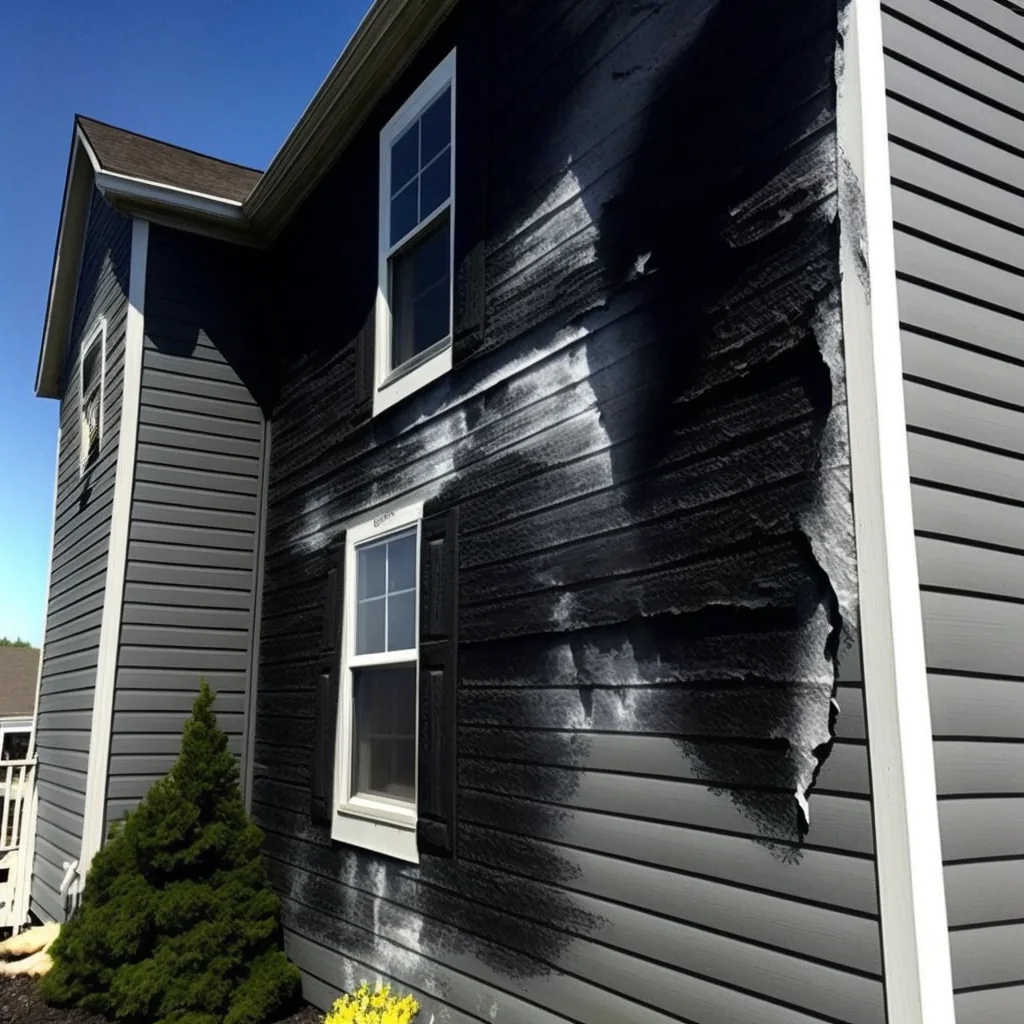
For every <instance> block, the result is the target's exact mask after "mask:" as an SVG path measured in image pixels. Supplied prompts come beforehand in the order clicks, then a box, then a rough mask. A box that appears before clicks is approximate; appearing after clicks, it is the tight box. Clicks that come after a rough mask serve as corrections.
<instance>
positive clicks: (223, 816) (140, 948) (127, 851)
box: [41, 680, 300, 1024]
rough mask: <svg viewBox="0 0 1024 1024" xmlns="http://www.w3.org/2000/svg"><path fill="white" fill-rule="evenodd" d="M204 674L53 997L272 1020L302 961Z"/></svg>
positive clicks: (151, 1015)
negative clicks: (285, 924)
mask: <svg viewBox="0 0 1024 1024" xmlns="http://www.w3.org/2000/svg"><path fill="white" fill-rule="evenodd" d="M213 700H214V697H213V693H212V692H211V690H210V687H209V686H208V685H207V683H206V681H205V680H202V681H201V682H200V692H199V696H198V697H197V698H196V701H195V704H194V705H193V708H192V717H191V718H190V720H189V721H188V722H187V723H186V725H185V730H184V735H183V736H182V744H181V754H180V755H179V757H178V759H177V761H176V762H175V764H174V766H173V767H172V768H171V770H170V772H169V773H168V774H167V775H166V776H165V777H164V778H163V779H160V780H158V781H157V782H155V783H154V784H153V785H152V787H151V788H150V790H149V793H148V794H147V796H146V797H145V799H144V800H143V801H142V802H141V803H140V804H139V806H138V807H137V808H136V809H135V810H134V811H131V812H129V813H128V814H127V815H126V816H125V818H124V819H123V820H122V821H121V822H120V823H118V824H117V825H116V826H114V827H113V828H112V830H111V837H110V839H109V840H108V842H107V843H106V845H105V846H104V847H103V848H102V849H101V850H100V851H99V852H98V853H97V854H96V856H95V858H94V859H93V862H92V867H91V868H90V870H89V873H88V876H87V878H86V883H85V888H84V890H83V893H82V900H81V904H80V906H79V907H78V909H77V911H76V912H75V913H74V915H73V916H72V917H71V919H70V920H69V921H68V922H67V923H66V924H65V925H64V926H63V927H62V928H61V932H60V935H59V936H58V938H57V940H56V941H55V942H54V944H53V946H52V947H51V950H50V953H51V955H52V957H53V967H52V969H51V970H50V972H49V973H48V974H47V975H45V976H44V977H43V979H42V982H41V987H42V995H43V998H44V999H45V1001H46V1002H48V1003H50V1004H52V1005H55V1006H77V1007H80V1008H81V1009H83V1010H91V1011H94V1012H99V1013H104V1014H107V1015H108V1016H110V1017H117V1018H121V1019H129V1020H132V1021H139V1022H154V1024H262V1022H264V1021H268V1020H271V1019H273V1018H274V1017H275V1016H279V1015H281V1014H282V1013H284V1012H287V1010H288V1009H290V1006H291V1004H292V1003H293V1002H294V1001H295V1000H296V998H297V995H298V991H299V982H300V979H299V972H298V969H297V968H296V967H295V966H294V965H293V964H291V963H289V961H288V959H287V958H286V957H285V955H284V952H283V951H282V949H281V948H280V901H279V900H278V898H277V896H276V895H275V894H274V892H273V891H272V890H271V889H270V887H269V885H268V883H267V878H266V874H265V870H264V866H263V861H262V858H261V855H260V847H261V846H262V843H263V833H262V832H261V831H260V829H259V828H258V827H257V826H256V825H254V824H253V823H252V822H251V820H250V819H249V816H248V815H247V814H246V811H245V806H244V804H243V802H242V795H241V792H240V790H239V787H238V767H237V765H236V764H235V759H234V757H233V756H232V754H231V752H230V751H229V750H228V746H227V736H226V735H225V734H224V732H223V731H222V730H221V729H220V728H219V727H218V726H217V721H216V718H215V717H214V713H213Z"/></svg>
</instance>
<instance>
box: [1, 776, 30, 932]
mask: <svg viewBox="0 0 1024 1024" xmlns="http://www.w3.org/2000/svg"><path fill="white" fill-rule="evenodd" d="M35 773H36V763H35V761H0V928H13V929H14V930H15V931H17V930H18V929H19V928H20V927H21V926H22V925H23V924H24V923H25V919H26V918H27V916H28V887H29V879H30V878H31V858H32V854H33V849H32V847H33V845H34V844H33V843H32V839H33V836H32V830H33V828H34V822H33V820H32V819H33V818H34V807H35V781H36V775H35Z"/></svg>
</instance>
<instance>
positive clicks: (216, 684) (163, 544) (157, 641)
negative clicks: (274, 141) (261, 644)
mask: <svg viewBox="0 0 1024 1024" xmlns="http://www.w3.org/2000/svg"><path fill="white" fill-rule="evenodd" d="M149 239H150V240H149V253H148V260H147V267H146V305H145V339H144V343H143V353H142V391H141V399H140V406H139V433H138V449H137V454H136V466H135V485H134V491H133V494H132V506H131V524H130V527H129V536H128V562H127V570H126V575H125V590H124V605H123V610H122V621H121V634H120V647H119V650H118V663H117V684H116V689H115V695H114V717H113V726H112V735H111V748H110V769H109V773H108V782H107V819H108V820H115V819H117V818H120V817H121V816H122V815H123V814H124V812H125V811H126V810H128V809H130V808H132V807H134V806H135V805H136V804H137V803H138V801H139V800H140V799H141V798H142V797H143V796H144V795H145V793H146V790H147V789H148V788H149V786H150V784H151V783H152V782H153V781H154V780H155V779H157V778H159V777H161V776H162V775H163V774H164V773H165V772H166V771H167V770H168V769H169V768H170V766H171V764H172V762H173V760H174V758H175V756H176V755H177V753H178V750H179V748H180V744H181V730H182V726H183V724H184V722H185V719H186V718H187V717H188V713H189V710H190V709H191V706H192V701H193V700H194V699H195V695H196V693H197V691H198V688H199V679H200V677H201V676H202V677H205V678H206V679H207V681H208V682H209V683H210V685H211V686H212V687H213V689H214V691H215V692H216V694H217V703H216V705H215V708H216V710H217V713H218V720H219V722H220V724H221V726H222V727H223V728H224V729H225V730H226V732H227V733H228V736H229V742H230V745H231V749H232V750H233V751H234V752H235V753H236V754H238V755H241V754H242V753H243V743H244V737H245V732H246V712H247V701H248V694H249V687H250V683H251V675H252V673H251V658H252V643H253V635H254V631H253V615H254V609H255V603H256V559H257V557H258V553H257V547H258V545H257V538H258V536H259V531H260V529H261V500H260V481H261V475H262V467H263V459H264V445H265V424H264V417H263V413H262V411H261V410H260V407H259V405H258V404H257V402H256V399H254V398H253V394H252V391H251V390H250V387H251V388H252V390H253V391H256V392H257V393H259V385H258V383H257V382H256V371H255V360H256V357H257V353H258V351H259V344H258V338H257V333H256V328H255V326H254V324H255V321H256V315H257V313H258V307H256V306H255V305H254V297H255V296H256V295H257V294H258V288H257V286H256V281H257V276H256V274H257V271H256V269H255V260H256V256H255V254H254V253H251V252H247V251H245V250H239V249H236V248H233V247H231V246H229V245H227V244H225V243H220V242H214V241H211V240H207V239H204V238H200V237H197V236H193V235H185V234H182V233H180V232H175V231H172V230H170V229H167V228H161V227H158V226H155V225H154V226H152V227H151V228H150V236H149Z"/></svg>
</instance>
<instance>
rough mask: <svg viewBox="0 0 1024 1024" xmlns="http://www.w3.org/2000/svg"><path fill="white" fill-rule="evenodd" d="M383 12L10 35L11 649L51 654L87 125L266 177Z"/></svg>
mask: <svg viewBox="0 0 1024 1024" xmlns="http://www.w3.org/2000/svg"><path fill="white" fill-rule="evenodd" d="M368 7H369V0H301V2H300V3H288V2H285V0H278V2H277V3H273V2H268V0H245V2H244V3H243V2H241V0H205V2H196V0H175V2H173V3H172V2H170V0H103V2H102V3H95V4H89V3H82V2H81V0H33V2H32V3H22V4H10V5H8V6H7V9H5V12H4V18H3V22H4V25H3V32H2V33H0V96H3V97H4V99H5V102H4V104H3V111H2V113H0V359H2V366H3V370H2V372H0V461H2V476H0V480H2V483H0V636H4V635H7V636H10V637H12V638H13V637H14V636H21V637H22V638H23V639H27V640H31V641H32V642H33V643H39V641H40V637H41V633H42V624H43V600H44V591H45V588H46V561H47V558H48V553H49V535H50V524H51V515H52V508H53V469H54V446H55V442H56V430H57V403H56V402H55V401H50V400H44V399H38V398H35V397H34V395H33V392H32V388H33V382H34V379H35V370H36V360H37V357H38V354H39V339H40V335H41V332H42V323H43V315H44V312H45V308H46V293H47V288H48V286H49V278H50V268H51V264H52V261H53V247H54V242H55V239H56V232H57V220H58V217H59V215H60V203H61V192H62V189H63V187H64V173H65V170H66V162H67V157H68V150H69V145H70V140H71V128H72V118H73V116H74V114H75V113H76V112H77V113H82V114H87V115H89V116H90V117H95V118H98V119H99V120H101V121H108V122H110V123H111V124H116V125H119V126H121V127H124V128H129V129H132V130H133V131H138V132H142V133H144V134H146V135H152V136H154V137H156V138H158V139H164V140H166V141H168V142H173V143H176V144H178V145H181V146H187V147H189V148H191V149H196V150H199V151H200V152H203V153H209V154H211V155H213V156H218V157H222V158H224V159H226V160H234V161H237V162H238V163H242V164H246V165H248V166H251V167H258V168H264V167H266V166H267V164H268V163H269V162H270V160H271V158H272V157H273V155H274V153H275V152H276V151H277V148H278V147H279V146H280V144H281V143H282V142H283V141H284V139H285V137H286V136H287V134H288V132H289V131H290V130H291V128H292V126H293V125H294V123H295V121H296V120H297V119H298V117H299V115H300V114H301V113H302V111H303V109H304V108H305V106H306V103H307V102H308V101H309V100H310V99H311V98H312V96H313V93H314V92H315V91H316V88H317V86H319V84H320V82H321V81H322V80H323V78H324V76H325V75H326V74H327V72H328V71H329V70H330V68H331V65H332V64H333V63H334V61H335V59H336V58H337V56H338V54H339V53H340V52H341V50H342V48H343V47H344V45H345V43H346V41H347V40H348V38H349V36H351V34H352V32H353V31H354V30H355V27H356V25H357V24H358V22H359V19H360V18H361V17H362V15H363V13H364V12H365V10H366V9H367V8H368Z"/></svg>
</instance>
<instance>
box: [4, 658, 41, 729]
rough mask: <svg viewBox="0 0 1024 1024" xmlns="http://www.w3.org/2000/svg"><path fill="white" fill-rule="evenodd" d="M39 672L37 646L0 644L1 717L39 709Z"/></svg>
mask: <svg viewBox="0 0 1024 1024" xmlns="http://www.w3.org/2000/svg"><path fill="white" fill-rule="evenodd" d="M38 673H39V651H38V649H37V648H35V647H0V718H10V717H12V716H14V715H31V714H33V713H34V712H35V706H36V677H37V675H38Z"/></svg>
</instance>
